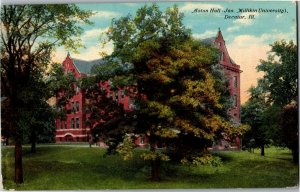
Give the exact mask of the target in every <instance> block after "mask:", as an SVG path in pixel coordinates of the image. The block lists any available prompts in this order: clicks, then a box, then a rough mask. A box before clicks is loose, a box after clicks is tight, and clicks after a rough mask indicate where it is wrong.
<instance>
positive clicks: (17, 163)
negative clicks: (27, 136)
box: [15, 141, 23, 184]
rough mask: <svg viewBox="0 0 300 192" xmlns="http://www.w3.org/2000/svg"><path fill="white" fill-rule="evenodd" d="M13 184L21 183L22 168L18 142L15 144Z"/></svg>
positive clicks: (20, 149) (20, 146)
mask: <svg viewBox="0 0 300 192" xmlns="http://www.w3.org/2000/svg"><path fill="white" fill-rule="evenodd" d="M15 182H16V183H17V184H20V183H23V167H22V145H21V142H20V141H16V143H15Z"/></svg>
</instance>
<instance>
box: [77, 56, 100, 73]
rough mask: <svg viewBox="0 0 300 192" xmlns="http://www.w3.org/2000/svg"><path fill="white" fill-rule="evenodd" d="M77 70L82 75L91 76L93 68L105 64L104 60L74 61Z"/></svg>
mask: <svg viewBox="0 0 300 192" xmlns="http://www.w3.org/2000/svg"><path fill="white" fill-rule="evenodd" d="M72 61H73V63H74V65H75V67H76V69H77V70H78V72H79V73H82V74H91V70H92V67H93V66H95V65H101V64H103V63H104V61H103V60H102V59H96V60H92V61H84V60H80V59H72Z"/></svg>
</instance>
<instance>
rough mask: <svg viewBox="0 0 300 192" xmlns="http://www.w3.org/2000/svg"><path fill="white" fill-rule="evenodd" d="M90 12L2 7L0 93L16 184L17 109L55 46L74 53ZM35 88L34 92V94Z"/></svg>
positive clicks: (18, 168) (72, 8)
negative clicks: (4, 104) (11, 143)
mask: <svg viewBox="0 0 300 192" xmlns="http://www.w3.org/2000/svg"><path fill="white" fill-rule="evenodd" d="M90 15H91V12H86V11H82V10H80V8H79V7H77V6H75V5H4V6H2V7H1V89H2V92H3V95H5V96H6V97H7V98H8V103H9V104H8V107H9V108H10V109H9V110H8V111H10V113H9V115H8V118H9V120H8V121H10V122H11V127H12V129H13V130H14V131H13V136H14V139H15V182H16V183H22V182H23V170H22V147H21V146H22V145H21V141H22V136H23V132H22V130H23V129H22V127H20V124H18V123H17V122H18V120H19V119H20V116H21V112H20V110H19V109H26V108H30V106H28V103H27V102H26V101H24V99H25V97H24V95H26V92H27V89H26V88H27V87H28V85H30V83H31V82H33V81H35V79H34V78H35V77H36V74H40V73H43V72H44V71H45V70H46V69H47V67H48V64H49V63H50V60H51V53H52V51H53V49H54V48H55V46H60V45H64V46H66V47H67V48H69V49H71V50H76V49H77V48H78V47H79V46H80V45H81V44H80V38H79V35H80V34H81V33H82V29H81V27H80V26H79V25H78V24H79V23H80V22H85V23H89V21H88V17H89V16H90ZM37 89H38V88H36V89H33V90H34V91H37V92H38V90H37Z"/></svg>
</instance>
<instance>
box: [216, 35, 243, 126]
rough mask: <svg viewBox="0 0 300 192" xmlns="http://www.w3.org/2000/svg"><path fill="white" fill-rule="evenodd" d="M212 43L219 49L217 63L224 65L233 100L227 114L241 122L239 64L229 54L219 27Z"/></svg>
mask: <svg viewBox="0 0 300 192" xmlns="http://www.w3.org/2000/svg"><path fill="white" fill-rule="evenodd" d="M213 43H214V45H215V46H216V47H217V48H218V49H219V50H220V60H219V64H220V65H221V66H222V67H224V72H225V75H226V77H227V79H228V81H229V92H230V96H231V98H232V101H233V107H232V109H231V110H230V112H229V114H230V116H231V117H233V118H234V119H235V120H236V121H237V122H239V123H240V122H241V100H240V73H241V72H242V71H241V70H240V66H239V65H237V64H236V63H235V62H234V61H233V60H232V59H231V58H230V56H229V53H228V51H227V48H226V44H225V40H224V39H223V36H222V32H221V30H220V29H219V31H218V34H217V37H216V38H215V40H214V41H213Z"/></svg>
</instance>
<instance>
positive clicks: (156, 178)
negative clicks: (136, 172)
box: [151, 159, 160, 181]
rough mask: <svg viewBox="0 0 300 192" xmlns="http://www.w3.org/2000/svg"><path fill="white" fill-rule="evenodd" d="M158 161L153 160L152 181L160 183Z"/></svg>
mask: <svg viewBox="0 0 300 192" xmlns="http://www.w3.org/2000/svg"><path fill="white" fill-rule="evenodd" d="M159 180H160V179H159V176H158V160H157V159H155V160H151V181H159Z"/></svg>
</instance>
